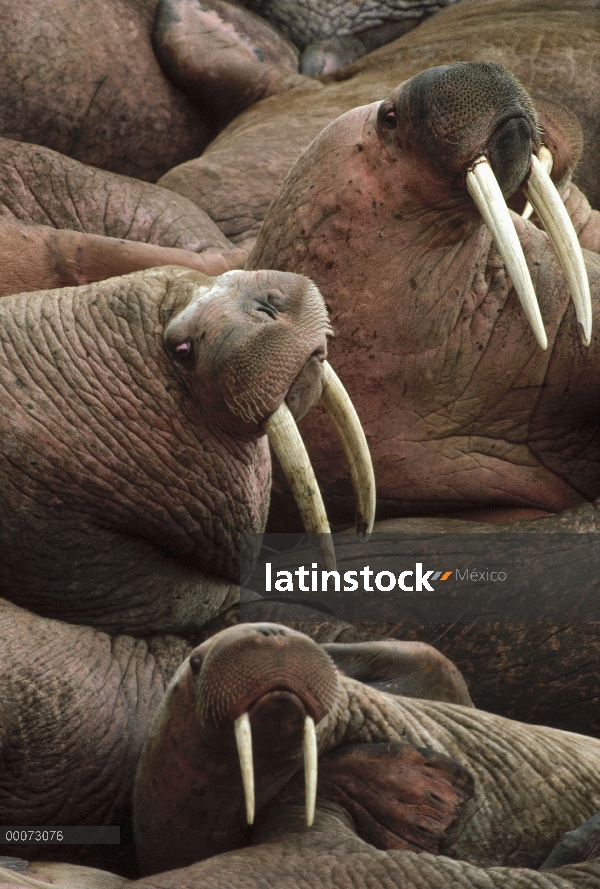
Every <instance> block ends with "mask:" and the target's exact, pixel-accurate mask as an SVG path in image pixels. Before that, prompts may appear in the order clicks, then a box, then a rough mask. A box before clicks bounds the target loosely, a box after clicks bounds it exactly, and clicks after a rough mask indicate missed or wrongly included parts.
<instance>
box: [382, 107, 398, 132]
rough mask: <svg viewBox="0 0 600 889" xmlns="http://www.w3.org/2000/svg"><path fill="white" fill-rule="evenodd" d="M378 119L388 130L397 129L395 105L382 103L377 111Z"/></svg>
mask: <svg viewBox="0 0 600 889" xmlns="http://www.w3.org/2000/svg"><path fill="white" fill-rule="evenodd" d="M377 119H378V121H379V124H380V125H381V126H382V127H385V128H386V130H394V129H396V123H397V120H396V111H395V109H394V106H393V105H380V106H379V111H378V112H377Z"/></svg>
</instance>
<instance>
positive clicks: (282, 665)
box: [190, 624, 338, 725]
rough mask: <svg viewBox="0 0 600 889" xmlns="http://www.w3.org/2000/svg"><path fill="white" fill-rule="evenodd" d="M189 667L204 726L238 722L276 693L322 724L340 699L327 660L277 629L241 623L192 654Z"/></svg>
mask: <svg viewBox="0 0 600 889" xmlns="http://www.w3.org/2000/svg"><path fill="white" fill-rule="evenodd" d="M200 657H201V658H202V662H201V664H200V668H199V669H198V658H200ZM193 661H195V662H196V663H195V664H194V665H192V662H193ZM190 668H191V669H192V672H193V673H194V672H195V673H196V676H197V678H196V680H195V681H196V693H197V697H196V713H197V716H198V720H199V722H200V723H201V724H210V723H212V724H215V725H216V724H218V723H220V722H222V721H224V720H227V719H230V720H232V721H235V720H236V719H238V717H239V716H241V715H242V714H243V713H245V712H246V711H247V710H248V709H249V708H250V707H251V705H252V704H253V703H254V702H255V701H257V700H258V699H259V698H261V697H262V696H263V695H265V694H267V693H268V692H270V691H274V690H287V691H290V692H292V693H293V694H295V695H297V697H298V698H299V699H300V700H301V701H302V703H303V704H304V706H305V708H306V711H307V713H308V715H309V716H311V717H312V718H313V719H314V720H315V722H317V723H318V722H320V721H321V719H323V717H324V716H325V715H326V714H327V713H328V712H329V711H330V710H331V708H332V707H333V705H334V702H335V700H336V698H337V695H338V673H337V669H336V667H335V664H334V663H333V661H332V660H331V658H330V657H329V655H328V654H326V653H325V651H323V649H322V648H321V647H320V646H319V645H317V644H316V643H315V642H313V641H312V639H309V638H308V637H307V636H304V635H303V634H301V633H297V632H296V631H295V630H292V629H290V628H288V627H282V626H278V625H277V624H240V625H239V626H236V627H229V628H228V629H226V630H223V631H222V632H221V633H218V634H217V635H216V636H213V637H212V638H210V639H208V640H207V641H206V642H204V643H203V644H202V645H201V646H199V647H198V648H197V649H195V651H194V652H192V654H191V655H190Z"/></svg>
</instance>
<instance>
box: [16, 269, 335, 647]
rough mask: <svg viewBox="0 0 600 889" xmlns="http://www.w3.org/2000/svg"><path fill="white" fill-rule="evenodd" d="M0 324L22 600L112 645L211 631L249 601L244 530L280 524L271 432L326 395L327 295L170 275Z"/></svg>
mask: <svg viewBox="0 0 600 889" xmlns="http://www.w3.org/2000/svg"><path fill="white" fill-rule="evenodd" d="M209 291H210V292H209ZM267 295H268V296H269V299H271V300H272V301H273V304H271V303H269V302H268V301H266V300H267ZM0 312H2V316H3V317H2V325H1V326H2V358H1V359H0V366H1V368H2V370H1V371H0V375H1V377H2V383H1V392H2V395H1V398H2V404H3V410H2V417H3V419H2V423H3V431H2V436H1V439H2V446H1V452H2V456H1V458H0V459H1V466H2V468H1V469H0V474H1V476H2V483H1V486H0V487H1V490H2V495H1V496H2V524H3V536H4V540H5V542H6V546H5V548H4V549H3V561H2V567H1V569H0V575H1V580H0V584H1V587H2V591H3V593H4V595H6V596H7V598H9V599H11V600H13V601H15V602H16V603H17V604H21V605H23V606H25V607H27V608H29V609H31V610H33V611H36V612H38V613H40V614H45V615H47V616H54V617H60V618H62V619H66V620H68V621H71V622H75V623H88V624H92V625H94V626H96V627H97V628H99V629H104V630H109V631H112V632H130V633H134V634H137V635H147V634H149V633H156V632H191V633H193V632H195V631H197V630H198V629H199V628H200V627H201V626H202V625H203V624H204V623H206V622H207V621H208V620H210V619H211V618H213V617H214V616H215V615H216V614H218V613H219V612H220V611H222V610H225V609H227V608H228V607H229V606H230V605H231V604H233V603H234V602H235V601H236V600H237V598H238V584H239V550H238V546H239V534H240V533H241V532H242V531H244V530H246V531H250V532H253V533H259V532H260V531H261V530H262V529H263V528H264V524H265V521H266V514H267V508H268V500H269V486H270V458H269V451H268V444H267V439H266V437H265V435H264V430H263V428H262V424H263V422H264V420H265V419H266V418H267V417H268V416H270V414H271V413H272V412H273V411H275V410H276V409H277V408H278V407H279V405H280V404H281V403H282V402H283V400H284V398H285V397H286V396H289V397H290V400H291V402H292V403H294V404H296V405H297V409H298V410H300V411H301V412H303V411H306V410H308V409H309V408H310V407H311V406H312V404H314V403H315V401H316V400H318V398H319V397H320V394H321V388H322V382H321V363H320V362H321V358H320V357H317V356H323V357H324V356H325V355H326V334H327V332H328V331H329V327H328V323H327V318H326V312H325V308H324V305H323V302H322V299H321V297H320V296H319V294H318V292H317V291H316V290H315V289H314V287H312V285H310V284H309V282H307V281H305V280H303V279H300V278H297V277H291V278H290V277H289V276H285V275H284V276H281V275H279V274H277V273H276V274H275V275H271V274H270V273H269V272H260V273H258V274H250V275H249V274H248V273H245V272H230V273H228V275H226V276H223V277H221V278H219V279H212V278H207V277H206V276H203V275H201V274H200V273H197V272H190V271H187V270H185V269H182V268H179V267H166V268H163V269H157V270H153V271H149V272H142V273H138V274H134V275H132V276H125V277H123V278H116V279H111V280H109V281H107V282H103V283H99V284H95V285H89V286H87V287H82V288H73V289H63V290H51V291H41V292H38V293H35V294H26V293H25V294H20V295H18V296H14V297H5V298H4V299H3V300H2V302H1V303H0ZM182 344H183V345H182ZM182 349H184V352H183V355H180V352H181V350H182ZM294 393H296V394H295V397H292V396H293V395H294ZM245 405H248V406H249V407H248V409H246V408H245ZM295 409H296V408H295ZM240 410H242V411H245V413H246V415H247V416H248V418H249V417H251V416H252V417H253V419H243V413H242V414H240ZM234 411H235V412H234Z"/></svg>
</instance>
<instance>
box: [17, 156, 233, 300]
mask: <svg viewBox="0 0 600 889" xmlns="http://www.w3.org/2000/svg"><path fill="white" fill-rule="evenodd" d="M0 147H1V148H2V162H1V163H0V217H1V218H0V229H1V231H2V244H3V250H2V258H1V260H0V263H1V267H0V295H2V296H4V295H6V294H8V293H21V292H23V291H33V290H46V289H48V290H49V289H52V288H55V287H69V286H77V285H79V284H88V283H91V282H93V281H100V280H104V279H106V278H112V277H117V276H119V275H126V274H128V273H129V272H134V271H141V270H142V269H146V268H152V267H156V266H161V265H184V266H187V267H188V268H193V269H196V270H197V271H200V272H203V273H204V274H207V275H219V274H222V273H223V272H226V271H229V270H230V269H232V268H241V267H242V266H243V264H244V262H245V260H246V258H247V254H246V253H245V251H243V250H239V249H238V248H236V247H234V246H233V244H231V242H230V241H228V240H227V238H226V237H224V235H223V234H222V232H221V231H220V230H219V229H218V228H217V226H216V225H215V224H214V222H212V220H211V219H209V217H208V216H207V215H206V214H205V213H203V212H202V211H201V210H200V209H198V207H196V206H195V205H194V204H192V202H191V201H188V200H186V199H185V198H183V197H182V196H181V195H176V194H174V193H173V192H171V191H168V190H167V189H164V188H159V187H158V186H155V185H150V184H149V183H147V182H142V181H141V180H139V179H132V178H129V177H125V176H119V175H118V174H116V173H107V172H106V171H105V170H99V169H95V168H94V167H89V166H86V165H85V164H81V163H80V162H79V161H76V160H73V159H71V158H68V157H66V156H65V155H62V154H58V152H56V151H52V150H50V149H48V148H43V147H41V146H39V145H32V144H29V143H25V142H13V141H12V140H9V139H3V140H0ZM23 223H26V224H23ZM54 229H58V231H54ZM192 253H193V254H194V255H191V254H192Z"/></svg>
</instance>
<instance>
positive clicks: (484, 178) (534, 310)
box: [467, 157, 548, 350]
mask: <svg viewBox="0 0 600 889" xmlns="http://www.w3.org/2000/svg"><path fill="white" fill-rule="evenodd" d="M467 188H468V189H469V194H470V195H471V197H472V198H473V200H474V201H475V204H476V206H477V209H478V210H479V212H480V213H481V215H482V216H483V218H484V220H485V223H486V225H487V227H488V228H489V230H490V231H491V233H492V237H493V238H494V240H495V242H496V245H497V247H498V250H499V251H500V255H501V256H502V259H503V260H504V265H505V266H506V269H507V271H508V274H509V275H510V277H511V278H512V281H513V284H514V287H515V290H516V291H517V294H518V297H519V300H520V301H521V305H522V306H523V311H524V312H525V315H526V316H527V320H528V321H529V324H530V325H531V329H532V330H533V334H534V336H535V338H536V340H537V343H538V345H539V347H540V348H541V349H544V350H546V349H547V348H548V339H547V337H546V331H545V330H544V322H543V321H542V316H541V313H540V307H539V305H538V301H537V297H536V295H535V290H534V289H533V284H532V282H531V276H530V274H529V269H528V268H527V263H526V262H525V255H524V253H523V248H522V247H521V244H520V243H519V239H518V237H517V232H516V230H515V226H514V223H513V221H512V219H511V218H510V213H509V211H508V207H507V206H506V201H505V200H504V197H503V195H502V192H501V191H500V186H499V185H498V183H497V181H496V177H495V176H494V171H493V170H492V168H491V166H490V165H489V163H488V161H487V159H486V158H485V157H480V158H479V159H478V160H476V161H475V163H474V164H473V166H472V168H471V169H470V170H469V172H468V173H467Z"/></svg>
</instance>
